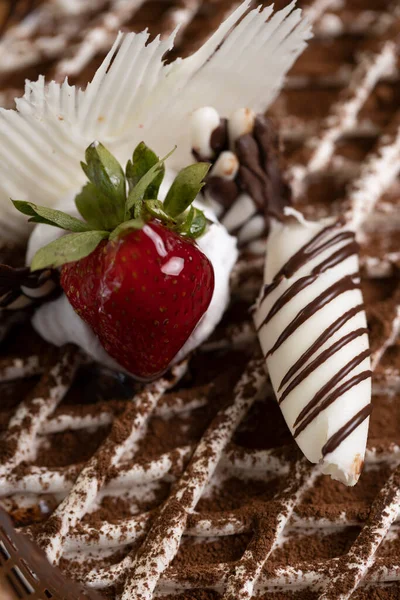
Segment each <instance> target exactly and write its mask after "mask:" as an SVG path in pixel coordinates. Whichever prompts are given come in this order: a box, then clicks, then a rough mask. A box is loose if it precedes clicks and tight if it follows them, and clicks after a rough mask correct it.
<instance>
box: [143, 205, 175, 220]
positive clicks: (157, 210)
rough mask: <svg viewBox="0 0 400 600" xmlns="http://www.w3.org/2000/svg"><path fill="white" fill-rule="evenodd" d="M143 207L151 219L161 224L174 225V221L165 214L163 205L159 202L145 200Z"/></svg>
mask: <svg viewBox="0 0 400 600" xmlns="http://www.w3.org/2000/svg"><path fill="white" fill-rule="evenodd" d="M144 206H145V209H146V211H147V212H149V213H150V215H151V216H152V217H155V218H156V219H159V220H160V221H162V222H163V223H167V224H174V220H173V219H172V218H171V217H170V216H169V215H167V213H166V212H165V210H164V204H163V203H162V202H161V200H147V201H146V202H145V204H144Z"/></svg>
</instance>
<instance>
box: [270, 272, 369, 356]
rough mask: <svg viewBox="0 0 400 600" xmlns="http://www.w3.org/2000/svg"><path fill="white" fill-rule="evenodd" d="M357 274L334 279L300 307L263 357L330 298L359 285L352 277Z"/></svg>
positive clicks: (278, 345)
mask: <svg viewBox="0 0 400 600" xmlns="http://www.w3.org/2000/svg"><path fill="white" fill-rule="evenodd" d="M357 276H359V274H358V273H352V274H351V275H346V276H345V277H342V279H339V281H336V282H335V283H334V284H333V285H331V286H330V287H329V288H327V289H326V290H325V291H324V292H322V293H321V294H320V295H319V296H318V297H317V298H315V299H314V300H313V301H312V302H310V303H309V304H307V306H305V307H304V308H302V309H301V310H300V311H299V312H298V313H297V315H296V317H295V318H294V319H293V321H292V322H291V323H289V325H288V326H287V327H286V328H285V329H284V330H283V332H282V333H281V335H280V336H279V337H278V339H277V341H276V342H275V344H274V345H273V346H272V348H271V349H270V350H268V352H267V353H266V355H265V358H268V357H269V356H271V354H273V353H274V352H276V350H277V349H278V348H279V347H280V346H281V345H282V344H283V342H284V341H286V340H287V339H288V338H289V337H290V336H291V335H292V333H294V332H295V331H296V329H298V327H300V325H303V323H305V322H306V321H307V320H308V319H309V318H310V317H311V316H312V315H314V314H315V313H316V312H317V311H319V310H320V309H321V308H323V307H324V306H326V305H327V304H329V302H331V301H332V300H334V299H335V298H337V297H338V296H340V295H341V294H344V293H345V292H348V291H351V290H355V289H357V288H358V287H359V284H358V283H356V282H354V280H353V278H354V277H357Z"/></svg>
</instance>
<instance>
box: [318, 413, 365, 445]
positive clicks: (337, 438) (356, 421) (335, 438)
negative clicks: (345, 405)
mask: <svg viewBox="0 0 400 600" xmlns="http://www.w3.org/2000/svg"><path fill="white" fill-rule="evenodd" d="M371 412H372V405H371V404H367V405H366V406H364V408H362V409H361V410H360V411H359V412H358V413H357V414H356V415H354V417H352V418H351V419H349V420H348V421H347V423H346V424H345V425H343V427H341V428H340V429H339V430H338V431H337V432H336V433H334V434H333V435H332V436H331V437H330V438H329V440H328V441H327V442H326V444H325V445H324V446H323V448H322V456H326V455H327V454H329V453H330V452H333V451H334V450H336V448H338V446H340V444H341V443H342V442H343V441H344V440H345V439H346V438H347V437H349V435H350V434H351V433H353V431H354V430H355V429H357V427H359V426H360V425H361V423H363V422H364V421H365V419H367V418H368V417H369V416H370V414H371Z"/></svg>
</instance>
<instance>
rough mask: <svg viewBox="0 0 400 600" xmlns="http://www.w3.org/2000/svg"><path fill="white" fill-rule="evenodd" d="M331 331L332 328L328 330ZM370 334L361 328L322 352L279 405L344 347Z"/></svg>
mask: <svg viewBox="0 0 400 600" xmlns="http://www.w3.org/2000/svg"><path fill="white" fill-rule="evenodd" d="M328 330H330V328H328ZM365 334H368V329H366V328H365V327H360V328H359V329H356V330H355V331H350V333H348V334H346V335H344V336H343V337H341V338H340V339H339V340H337V341H336V342H335V343H334V344H332V346H330V347H329V348H327V349H326V350H324V351H323V352H321V354H319V355H318V356H317V357H316V358H315V359H314V360H313V361H312V362H310V364H309V365H308V366H307V367H306V368H305V369H303V371H301V372H300V373H299V375H298V376H297V377H296V378H295V379H293V381H292V383H290V384H289V385H288V386H287V388H286V389H285V390H284V392H283V394H282V396H281V397H280V398H279V403H281V402H283V400H284V399H285V398H286V397H287V396H288V395H289V394H290V392H292V391H293V390H294V389H295V388H296V387H297V386H298V385H299V384H300V383H301V382H302V381H304V379H306V378H307V377H308V376H309V375H310V373H312V372H313V371H315V369H317V368H318V367H320V366H321V365H322V364H323V363H325V362H326V361H327V360H328V359H329V358H331V356H333V355H334V354H335V353H336V352H338V351H339V350H341V349H342V348H343V347H344V346H346V345H347V344H349V343H350V342H352V341H353V340H355V339H357V338H358V337H360V336H361V335H365Z"/></svg>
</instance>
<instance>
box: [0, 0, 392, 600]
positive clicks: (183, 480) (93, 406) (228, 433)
mask: <svg viewBox="0 0 400 600" xmlns="http://www.w3.org/2000/svg"><path fill="white" fill-rule="evenodd" d="M11 4H16V6H15V10H13V11H10V12H8V11H6V10H4V11H3V13H4V15H3V14H2V13H0V15H2V16H3V18H4V19H5V20H4V27H3V30H2V38H1V39H0V99H1V104H2V105H3V106H7V107H9V106H11V105H12V98H13V96H15V95H20V93H21V92H22V87H23V83H24V79H25V77H27V76H28V77H30V78H31V79H34V78H36V77H37V75H39V74H44V75H46V77H48V78H49V79H51V78H55V79H57V80H60V79H61V78H62V77H64V75H65V74H66V73H69V75H70V80H71V81H72V82H74V83H82V84H85V83H86V81H87V80H88V79H89V78H90V77H91V76H92V75H93V73H94V72H95V70H96V68H97V67H98V65H99V64H100V61H101V60H102V59H103V58H104V55H105V53H106V52H107V51H108V49H109V47H110V45H111V44H112V42H113V41H114V38H115V34H116V32H117V31H118V30H119V29H121V28H122V29H126V30H135V31H141V30H142V29H143V28H144V27H146V26H148V27H149V28H150V31H151V33H152V34H157V33H158V32H160V31H161V32H163V33H164V34H166V33H170V32H171V31H172V30H173V29H174V28H175V26H176V25H177V24H180V25H181V29H180V32H179V38H178V43H177V47H176V48H175V49H174V52H175V53H176V54H177V55H182V56H184V55H188V54H190V53H191V52H192V51H193V50H195V49H196V48H197V47H199V45H200V44H201V43H202V42H203V41H204V39H206V38H207V37H208V36H209V34H210V33H211V31H212V30H213V29H215V27H216V26H217V25H218V24H219V23H220V22H221V21H222V19H223V18H224V17H225V16H226V14H228V13H229V12H230V10H231V9H232V8H233V3H231V2H222V1H220V2H206V1H205V0H204V2H200V1H198V0H183V1H182V2H176V3H170V2H150V1H149V2H134V1H128V2H121V1H119V0H113V1H109V2H106V1H102V0H96V2H93V1H91V2H86V1H82V2H75V1H74V2H72V1H71V2H67V1H65V2H46V1H42V2H31V3H29V2H21V3H10V5H11ZM285 4H286V3H285V2H282V3H281V2H279V3H278V5H279V7H280V6H281V5H285ZM299 4H300V5H301V6H302V7H303V8H304V12H305V14H306V15H307V16H308V18H309V19H310V20H311V22H312V23H313V29H314V34H315V35H314V38H313V39H312V40H310V42H309V45H308V48H307V49H306V50H305V52H304V53H303V54H302V55H301V56H300V58H299V59H298V61H297V62H296V64H295V66H294V68H293V69H292V70H291V72H290V74H289V77H288V79H287V82H286V84H285V88H284V90H283V91H282V92H281V93H280V95H279V97H278V98H277V100H276V101H275V102H274V104H273V106H272V107H271V109H270V111H269V116H270V117H272V118H273V120H274V122H275V125H276V128H277V130H278V131H279V133H280V137H281V139H282V144H281V146H282V148H281V151H282V158H283V159H285V160H286V164H287V169H286V178H287V180H288V181H289V182H290V185H291V190H292V196H293V204H294V206H295V207H296V208H298V209H299V210H301V211H302V213H303V214H304V215H305V216H306V217H307V218H310V219H320V218H323V217H328V216H341V215H344V214H350V215H351V217H352V220H353V223H354V224H355V225H354V226H355V229H356V234H357V238H358V242H359V244H360V247H361V255H360V257H361V287H362V290H363V296H364V302H365V306H366V314H367V320H368V330H369V339H370V346H371V365H372V371H373V373H372V390H373V395H372V406H373V410H372V414H371V419H370V430H369V438H368V446H367V452H366V456H365V465H364V470H363V472H362V474H361V477H360V479H359V481H358V483H357V484H356V485H355V486H354V487H346V486H344V485H343V484H342V483H340V482H337V481H333V480H332V479H330V478H329V477H327V476H326V475H322V474H321V471H320V466H319V465H313V464H311V463H309V462H308V461H307V460H306V459H305V458H304V457H303V456H302V454H301V452H300V451H299V449H298V448H297V445H296V443H295V442H294V440H293V438H292V436H291V434H290V431H289V429H288V427H287V426H286V424H285V421H284V419H283V417H282V414H281V412H280V410H279V406H278V403H277V401H276V398H275V396H274V393H273V391H272V387H271V384H270V382H269V379H268V377H267V375H266V372H265V369H264V359H263V357H262V354H261V351H260V344H259V341H258V339H257V335H256V330H255V327H254V325H253V320H252V308H253V306H254V303H255V301H256V298H257V295H258V293H259V290H260V288H261V285H262V283H263V268H264V255H263V254H260V253H259V252H258V251H259V249H260V248H261V250H263V249H264V247H265V242H264V241H263V240H261V241H260V240H258V241H257V244H250V245H246V244H244V245H243V246H242V247H241V253H240V257H239V261H238V262H237V264H236V266H235V269H234V272H233V275H232V278H231V302H230V305H229V308H228V310H227V312H226V314H225V316H224V318H223V320H222V322H221V323H220V325H219V326H218V327H217V329H216V330H215V332H214V333H213V334H212V336H211V337H210V338H209V339H208V340H207V341H206V342H205V343H203V344H202V346H201V347H200V348H199V349H198V350H196V351H195V352H193V353H192V354H191V355H189V356H188V357H187V358H186V359H184V360H183V361H181V362H180V363H178V364H177V365H175V366H174V367H173V368H172V369H171V370H170V371H169V372H168V373H167V374H166V375H164V376H163V377H161V378H159V379H157V380H156V381H154V382H151V383H148V384H145V385H142V384H139V383H138V382H135V381H134V380H133V379H131V378H130V377H129V376H127V375H125V374H121V373H117V372H114V371H112V370H108V369H106V368H104V367H101V366H100V365H98V364H96V363H93V362H92V361H89V360H88V358H87V356H86V355H85V354H84V353H83V352H81V351H80V350H79V349H77V348H76V347H75V346H67V347H64V348H61V349H56V348H55V347H54V346H52V345H50V344H47V343H46V342H44V341H43V340H42V339H41V338H40V337H39V336H38V335H37V334H36V333H35V332H34V330H33V329H32V327H31V325H30V323H29V317H30V310H31V309H28V310H25V311H20V312H7V311H3V312H2V313H1V321H0V337H1V346H0V381H1V383H0V394H1V406H0V430H1V443H0V494H1V498H0V504H1V507H2V508H3V509H4V510H5V511H6V512H7V513H8V515H9V517H10V518H11V519H12V522H13V524H14V526H15V528H16V530H17V531H14V530H12V528H11V527H10V524H9V521H8V519H7V517H6V516H3V513H1V514H0V572H1V571H2V572H3V578H7V582H8V583H7V585H8V590H7V591H4V592H3V591H1V592H0V596H1V597H2V598H3V597H4V598H8V597H11V598H14V597H15V598H52V597H53V598H70V597H71V598H72V597H74V598H75V597H79V596H78V595H77V594H78V593H82V594H83V595H82V598H85V597H88V598H90V597H92V596H91V595H90V594H92V593H93V597H97V595H98V597H100V598H101V597H103V598H110V599H114V598H123V599H128V598H143V599H144V598H146V599H150V598H153V597H159V596H160V597H161V596H162V597H163V598H168V599H171V600H172V599H174V600H216V599H217V598H218V599H220V598H221V599H224V600H239V599H240V600H247V599H250V598H257V599H259V600H291V599H292V598H293V600H297V599H298V600H317V599H320V600H339V599H340V600H345V599H347V598H352V599H353V598H354V600H374V599H376V600H377V599H378V598H379V599H380V600H392V599H395V598H399V597H400V567H399V561H398V557H399V552H400V541H399V537H398V523H397V521H398V512H399V506H400V470H399V469H400V467H399V466H398V465H399V461H400V448H399V445H398V444H399V436H400V408H399V406H398V399H399V393H400V346H399V341H398V337H399V332H400V281H399V273H400V270H399V269H400V242H399V235H400V231H399V229H400V208H399V207H400V183H399V180H398V171H399V165H400V129H399V124H400V120H399V113H398V105H399V100H400V81H399V78H398V68H399V64H398V44H399V33H400V31H399V28H400V15H399V11H398V8H399V7H398V5H397V3H396V2H395V3H393V2H391V1H390V0H379V1H378V0H370V1H369V2H368V6H366V3H365V2H364V1H361V0H348V1H347V2H342V1H341V0H314V2H310V3H308V2H301V3H299ZM170 58H171V59H172V58H174V57H173V56H171V57H170ZM23 257H24V249H23V248H18V247H10V245H9V244H7V245H6V244H3V247H2V249H1V262H3V263H7V264H11V265H13V266H17V267H23V265H24V262H23ZM21 534H24V535H23V537H21ZM27 538H29V540H30V541H31V542H33V543H34V545H35V546H34V547H35V549H36V548H37V547H40V548H41V550H42V551H44V552H45V554H46V556H47V560H48V561H50V562H51V563H53V565H57V571H56V572H54V571H53V570H52V569H51V567H50V566H49V565H48V564H47V563H46V562H45V559H44V558H43V557H42V554H41V553H40V552H39V551H38V554H37V557H36V559H35V562H32V564H27V563H29V562H30V559H29V558H28V557H27V554H29V551H28V550H27V548H26V544H29V543H30V542H28V541H27ZM21 540H23V541H21ZM19 548H20V551H19V552H18V549H19ZM32 552H33V551H32ZM35 556H36V555H35ZM22 559H23V560H22ZM32 560H33V559H32ZM19 561H20V562H19ZM21 561H22V562H21ZM24 561H25V562H24ZM60 571H61V572H60ZM32 572H33V573H34V574H35V575H36V578H35V575H32ZM29 573H30V575H29ZM61 573H62V574H61ZM38 577H39V579H38ZM65 578H66V579H65ZM4 580H5V579H4ZM44 580H45V581H44ZM69 580H70V581H73V582H76V585H77V586H79V592H78V591H76V595H75V596H73V595H72V596H71V595H70V596H68V593H70V594H71V593H75V591H73V592H71V590H73V588H72V587H70V588H69V591H66V586H67V587H68V584H66V583H65V582H66V581H69ZM57 581H58V582H59V583H58V584H57ZM78 582H79V583H78ZM1 585H2V583H1V580H0V586H1ZM71 585H72V584H71ZM81 585H84V586H86V588H85V589H86V591H85V590H84V589H83V588H81ZM10 586H11V587H10ZM46 586H47V587H46ZM51 586H53V587H51ZM4 589H5V588H4ZM11 589H13V590H14V591H11ZM46 589H47V591H46ZM76 589H77V590H78V587H77V588H76ZM1 594H3V595H1ZM6 594H8V596H7V595H6ZM84 594H86V596H85V595H84Z"/></svg>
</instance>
